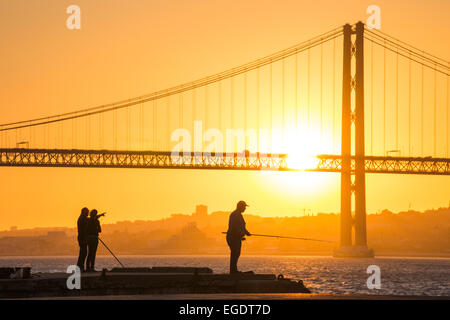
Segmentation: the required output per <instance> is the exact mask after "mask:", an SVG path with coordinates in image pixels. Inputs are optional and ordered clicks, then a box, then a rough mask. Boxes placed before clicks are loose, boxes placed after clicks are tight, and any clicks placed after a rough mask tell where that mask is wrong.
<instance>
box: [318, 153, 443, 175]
mask: <svg viewBox="0 0 450 320" xmlns="http://www.w3.org/2000/svg"><path fill="white" fill-rule="evenodd" d="M317 158H318V159H319V164H318V165H317V168H315V169H313V170H311V171H320V172H341V162H342V157H341V156H339V155H319V156H317ZM364 166H365V172H366V173H396V174H427V175H450V159H448V158H432V157H424V158H419V157H382V156H365V157H364ZM354 172H355V156H352V157H351V173H354Z"/></svg>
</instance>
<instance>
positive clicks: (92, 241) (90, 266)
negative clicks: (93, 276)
mask: <svg viewBox="0 0 450 320" xmlns="http://www.w3.org/2000/svg"><path fill="white" fill-rule="evenodd" d="M97 213H98V212H97V210H95V209H94V210H92V211H91V214H90V217H89V220H88V223H87V239H88V250H89V251H88V258H87V266H86V270H87V271H88V272H95V256H96V254H97V247H98V234H99V233H100V232H102V228H101V226H100V221H99V220H98V218H99V217H98V216H97Z"/></svg>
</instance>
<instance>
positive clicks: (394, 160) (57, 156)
mask: <svg viewBox="0 0 450 320" xmlns="http://www.w3.org/2000/svg"><path fill="white" fill-rule="evenodd" d="M317 159H318V161H317V167H315V168H309V169H305V171H316V172H340V171H341V162H342V157H341V156H339V155H318V156H317ZM364 159H365V168H366V172H367V173H396V174H429V175H450V159H448V158H432V157H425V158H413V157H382V156H366V157H365V158H364ZM355 160H356V158H355V157H354V156H352V157H351V168H352V169H351V170H352V171H354V169H355ZM0 166H3V167H8V166H10V167H76V168H161V169H163V168H164V169H216V170H271V171H298V170H296V169H293V168H289V166H288V155H286V154H261V153H249V152H245V153H244V152H243V153H240V154H237V153H231V154H228V153H212V154H206V153H201V152H185V153H181V154H179V153H175V154H172V153H171V152H169V151H112V150H64V149H54V150H50V149H23V148H13V149H0Z"/></svg>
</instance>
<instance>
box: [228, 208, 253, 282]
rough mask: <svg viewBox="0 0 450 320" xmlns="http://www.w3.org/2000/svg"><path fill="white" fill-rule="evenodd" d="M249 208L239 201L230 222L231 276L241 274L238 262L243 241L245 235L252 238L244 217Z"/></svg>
mask: <svg viewBox="0 0 450 320" xmlns="http://www.w3.org/2000/svg"><path fill="white" fill-rule="evenodd" d="M247 207H248V205H247V204H246V203H245V201H242V200H241V201H239V202H238V203H237V206H236V210H234V211H233V212H232V213H231V214H230V219H229V221H228V231H227V243H228V246H229V247H230V274H233V273H239V271H238V269H237V262H238V260H239V256H240V255H241V246H242V240H243V238H244V236H245V235H247V236H251V234H250V232H248V230H247V229H246V228H245V220H244V217H243V216H242V213H243V212H244V211H245V209H246V208H247Z"/></svg>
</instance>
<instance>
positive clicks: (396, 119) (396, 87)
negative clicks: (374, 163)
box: [395, 49, 398, 150]
mask: <svg viewBox="0 0 450 320" xmlns="http://www.w3.org/2000/svg"><path fill="white" fill-rule="evenodd" d="M395 149H396V150H398V49H397V55H396V63H395Z"/></svg>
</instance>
